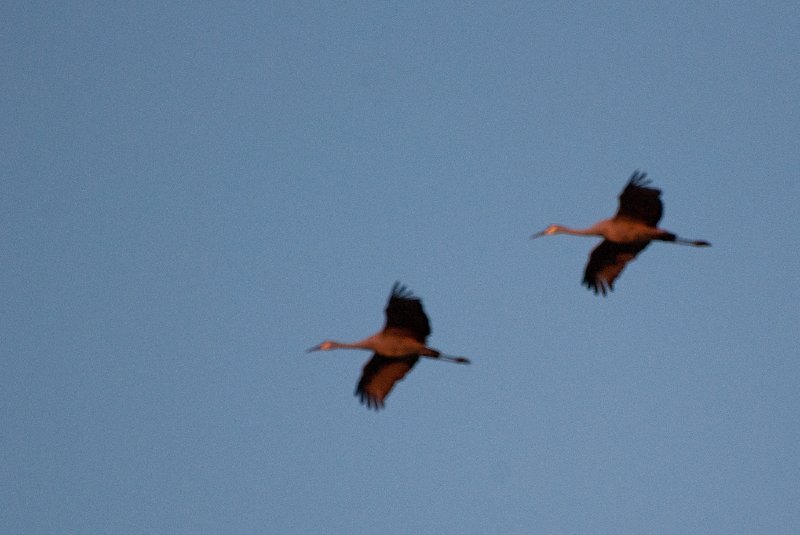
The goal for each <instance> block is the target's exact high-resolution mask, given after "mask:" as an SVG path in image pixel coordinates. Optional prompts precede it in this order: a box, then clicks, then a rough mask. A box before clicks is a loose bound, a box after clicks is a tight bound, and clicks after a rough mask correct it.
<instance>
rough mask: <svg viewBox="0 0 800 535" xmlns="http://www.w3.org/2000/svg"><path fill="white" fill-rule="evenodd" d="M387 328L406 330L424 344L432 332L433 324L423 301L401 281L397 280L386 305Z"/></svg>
mask: <svg viewBox="0 0 800 535" xmlns="http://www.w3.org/2000/svg"><path fill="white" fill-rule="evenodd" d="M385 328H386V329H389V328H396V329H402V330H405V331H407V332H408V333H409V334H410V335H411V337H413V338H414V339H415V340H416V341H418V342H422V343H423V344H424V343H425V339H426V338H427V337H428V335H430V334H431V325H430V323H428V316H426V315H425V311H424V310H422V302H421V301H420V300H419V299H418V298H416V297H414V296H413V295H412V294H411V292H410V291H409V290H408V289H407V288H406V287H405V286H402V285H401V284H400V283H399V282H395V283H394V286H392V295H391V296H390V297H389V303H388V304H387V305H386V327H385Z"/></svg>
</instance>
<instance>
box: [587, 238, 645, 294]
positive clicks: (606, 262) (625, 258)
mask: <svg viewBox="0 0 800 535" xmlns="http://www.w3.org/2000/svg"><path fill="white" fill-rule="evenodd" d="M649 243H650V242H632V243H617V242H612V241H608V240H603V241H602V242H600V245H598V246H597V247H595V248H594V249H593V250H592V254H591V255H589V263H588V264H586V271H585V272H584V274H583V284H585V285H586V287H587V288H589V289H590V290H594V293H595V294H596V293H598V292H599V293H602V294H603V295H606V293H607V292H609V291H611V290H613V289H614V280H615V279H616V278H617V277H619V274H620V273H622V270H623V269H624V268H625V264H627V263H628V262H630V261H631V260H633V259H634V258H636V255H637V254H639V253H640V252H642V251H643V250H644V248H645V247H647V245H648V244H649Z"/></svg>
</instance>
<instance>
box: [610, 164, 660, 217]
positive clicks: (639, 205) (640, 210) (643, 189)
mask: <svg viewBox="0 0 800 535" xmlns="http://www.w3.org/2000/svg"><path fill="white" fill-rule="evenodd" d="M646 177H647V174H646V173H640V172H639V171H634V173H633V175H632V176H631V179H630V180H629V181H628V184H627V185H626V186H625V189H624V190H622V193H620V194H619V209H618V210H617V215H616V217H627V218H630V219H635V220H637V221H643V222H645V223H647V224H648V225H650V226H651V227H655V226H656V225H657V224H658V222H659V220H660V219H661V216H662V214H663V213H664V205H663V204H662V203H661V199H659V198H658V197H659V195H661V190H660V189H656V188H648V187H647V186H648V185H649V184H650V180H649V179H647V178H646Z"/></svg>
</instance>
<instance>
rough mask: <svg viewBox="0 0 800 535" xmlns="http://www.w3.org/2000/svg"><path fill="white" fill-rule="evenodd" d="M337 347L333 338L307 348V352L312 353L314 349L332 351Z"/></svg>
mask: <svg viewBox="0 0 800 535" xmlns="http://www.w3.org/2000/svg"><path fill="white" fill-rule="evenodd" d="M335 347H336V342H334V341H333V340H325V341H324V342H322V343H321V344H319V345H316V346H314V347H310V348H308V349H306V353H311V352H312V351H330V350H331V349H334V348H335Z"/></svg>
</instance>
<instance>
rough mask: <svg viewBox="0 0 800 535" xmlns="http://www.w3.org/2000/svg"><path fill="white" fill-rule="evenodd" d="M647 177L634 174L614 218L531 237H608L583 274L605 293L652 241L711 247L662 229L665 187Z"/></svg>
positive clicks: (596, 290) (596, 289)
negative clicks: (582, 226)
mask: <svg viewBox="0 0 800 535" xmlns="http://www.w3.org/2000/svg"><path fill="white" fill-rule="evenodd" d="M646 176H647V175H646V174H645V173H639V172H638V171H636V172H634V173H633V175H632V176H631V179H630V180H629V181H628V184H627V185H626V186H625V189H623V190H622V193H620V195H619V209H618V210H617V213H616V215H615V216H614V217H611V218H609V219H603V220H602V221H598V222H597V223H595V224H594V225H592V226H591V227H589V228H586V229H572V228H569V227H564V226H562V225H550V226H549V227H547V228H546V229H544V230H543V231H541V232H538V233H536V234H534V235H533V236H531V238H538V237H540V236H551V235H554V234H572V235H574V236H599V237H601V238H604V240H603V241H602V242H600V244H599V245H598V246H597V247H595V248H594V249H593V250H592V253H591V255H590V256H589V262H588V264H587V265H586V270H585V272H584V277H583V283H584V284H585V285H586V286H587V287H588V288H589V289H591V290H594V293H596V294H597V293H602V294H603V295H606V293H607V292H608V291H611V290H613V289H614V280H615V279H616V278H617V277H618V276H619V274H620V273H621V272H622V270H623V268H624V267H625V264H627V263H628V262H630V261H631V260H633V259H634V258H636V255H637V254H639V253H640V252H641V251H643V250H644V249H645V247H647V246H648V245H649V244H650V242H651V241H667V242H674V243H679V244H682V245H691V246H694V247H708V246H710V245H711V244H710V243H708V242H707V241H704V240H687V239H684V238H680V237H678V236H676V235H675V234H673V233H672V232H669V231H667V230H664V229H661V228H658V226H657V225H658V222H659V220H660V219H661V216H662V215H663V213H664V205H663V204H662V203H661V199H660V198H659V197H660V195H661V190H659V189H655V188H649V187H647V186H648V185H649V184H650V181H649V180H647V179H646V178H645V177H646Z"/></svg>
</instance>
